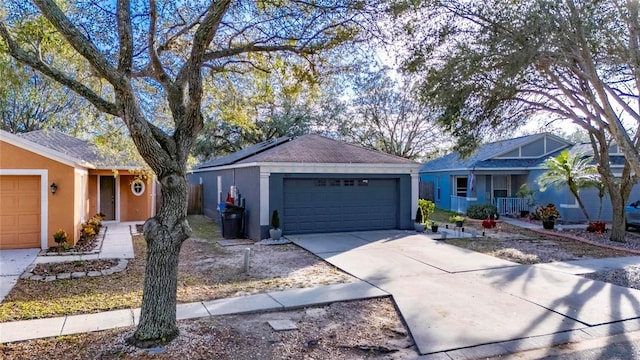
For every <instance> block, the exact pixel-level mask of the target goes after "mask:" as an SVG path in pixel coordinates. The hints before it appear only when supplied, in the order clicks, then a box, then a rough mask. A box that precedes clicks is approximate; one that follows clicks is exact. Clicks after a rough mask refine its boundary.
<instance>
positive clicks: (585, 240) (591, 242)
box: [529, 228, 640, 255]
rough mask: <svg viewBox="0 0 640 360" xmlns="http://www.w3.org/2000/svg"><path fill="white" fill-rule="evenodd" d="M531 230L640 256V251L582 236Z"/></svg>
mask: <svg viewBox="0 0 640 360" xmlns="http://www.w3.org/2000/svg"><path fill="white" fill-rule="evenodd" d="M529 230H533V231H535V232H537V233H540V234H545V235H552V236H559V237H563V238H567V239H570V240H576V241H580V242H583V243H585V244H589V245H594V246H599V247H602V248H605V249H609V250H617V251H626V252H630V253H632V254H637V255H640V250H635V249H627V248H625V247H619V246H615V245H607V244H603V243H599V242H597V241H591V240H587V239H585V238H582V237H580V236H576V235H572V234H567V233H562V232H559V231H550V230H544V229H534V228H530V229H529Z"/></svg>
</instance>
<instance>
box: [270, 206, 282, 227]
mask: <svg viewBox="0 0 640 360" xmlns="http://www.w3.org/2000/svg"><path fill="white" fill-rule="evenodd" d="M271 228H273V229H279V228H280V217H279V216H278V210H273V213H272V214H271Z"/></svg>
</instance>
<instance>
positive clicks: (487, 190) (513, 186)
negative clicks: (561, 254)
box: [420, 133, 640, 222]
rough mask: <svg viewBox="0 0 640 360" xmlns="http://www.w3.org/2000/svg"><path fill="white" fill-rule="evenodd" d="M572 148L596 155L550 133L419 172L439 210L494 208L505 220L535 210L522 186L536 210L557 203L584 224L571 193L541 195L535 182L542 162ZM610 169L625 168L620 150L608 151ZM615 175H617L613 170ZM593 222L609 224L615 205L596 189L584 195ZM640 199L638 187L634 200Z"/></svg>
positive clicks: (443, 160)
mask: <svg viewBox="0 0 640 360" xmlns="http://www.w3.org/2000/svg"><path fill="white" fill-rule="evenodd" d="M565 149H569V151H570V152H571V153H573V154H578V153H579V154H586V155H588V154H590V153H592V149H591V145H590V144H572V143H571V142H569V141H567V140H565V139H563V138H560V137H558V136H555V135H553V134H550V133H540V134H535V135H527V136H521V137H517V138H513V139H508V140H503V141H497V142H493V143H489V144H485V145H483V146H481V147H480V148H479V149H478V150H477V151H476V152H475V153H473V154H472V155H471V156H469V157H468V158H461V157H460V156H459V154H458V153H451V154H448V155H445V156H443V157H440V158H438V159H435V160H432V161H429V162H427V163H425V164H424V165H423V166H422V167H421V169H420V182H421V184H420V187H421V189H429V190H428V191H427V193H428V194H429V195H428V197H430V198H431V200H433V201H434V202H435V203H436V206H437V207H438V208H441V209H446V210H451V211H456V212H459V213H465V212H466V211H467V209H468V208H469V206H471V205H474V204H494V205H496V207H497V208H498V212H499V213H500V214H502V215H506V214H511V215H515V214H519V212H520V211H521V210H533V207H532V206H531V205H530V204H529V201H528V199H526V198H519V197H517V196H516V193H517V192H518V189H519V188H520V186H521V185H522V184H527V185H528V186H529V188H530V189H532V190H534V191H535V195H534V203H535V205H543V204H548V203H553V204H555V205H556V206H557V207H558V209H559V211H560V216H561V219H562V220H564V221H567V222H574V221H576V222H577V221H584V220H585V219H584V215H583V214H582V212H581V210H580V208H579V207H578V203H577V200H576V199H575V197H574V196H573V195H572V194H571V192H570V191H569V190H568V189H567V188H561V189H554V188H548V189H546V190H545V191H544V192H541V191H539V186H538V184H537V182H536V180H537V178H538V177H539V176H540V175H542V174H543V173H544V172H545V171H546V168H545V165H544V161H545V160H546V159H548V158H550V157H554V156H557V155H558V154H559V153H560V152H561V151H563V150H565ZM609 153H610V156H611V160H612V168H613V169H616V168H620V169H621V168H622V164H623V160H624V157H623V155H622V154H620V153H619V151H618V149H617V146H615V145H613V146H612V147H611V148H610V150H609ZM614 171H615V170H614ZM580 197H581V199H582V200H583V202H584V203H585V206H586V208H587V211H588V212H589V216H590V217H591V218H592V219H598V218H599V219H601V220H604V221H610V220H611V202H610V201H609V200H608V198H607V197H605V198H604V200H603V202H602V209H601V210H600V199H599V197H598V193H597V190H595V189H585V190H582V191H581V192H580ZM635 198H640V191H639V189H637V188H634V191H633V192H632V194H631V199H630V200H633V199H635Z"/></svg>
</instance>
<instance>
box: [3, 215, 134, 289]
mask: <svg viewBox="0 0 640 360" xmlns="http://www.w3.org/2000/svg"><path fill="white" fill-rule="evenodd" d="M137 223H139V222H123V223H107V224H105V226H104V227H103V230H102V231H103V232H104V239H103V241H102V246H101V247H100V249H99V252H96V253H93V254H79V255H49V256H45V255H39V253H40V249H20V250H0V302H2V301H3V300H4V298H5V297H6V296H7V295H8V294H9V292H10V291H11V289H12V288H13V287H14V286H15V284H16V282H17V281H18V278H19V277H20V275H21V274H22V273H23V272H24V271H25V270H26V269H27V268H28V267H29V265H31V264H43V263H56V262H67V261H77V260H96V259H132V258H133V257H134V254H133V244H132V242H131V231H132V227H133V226H135V224H137ZM133 230H134V231H135V227H133Z"/></svg>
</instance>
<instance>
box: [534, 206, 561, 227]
mask: <svg viewBox="0 0 640 360" xmlns="http://www.w3.org/2000/svg"><path fill="white" fill-rule="evenodd" d="M536 217H537V218H539V219H540V220H542V227H543V228H544V229H546V230H553V226H554V225H555V222H556V219H558V218H559V217H560V213H559V212H558V209H556V206H555V205H554V204H547V205H546V206H539V207H538V208H537V209H536Z"/></svg>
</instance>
